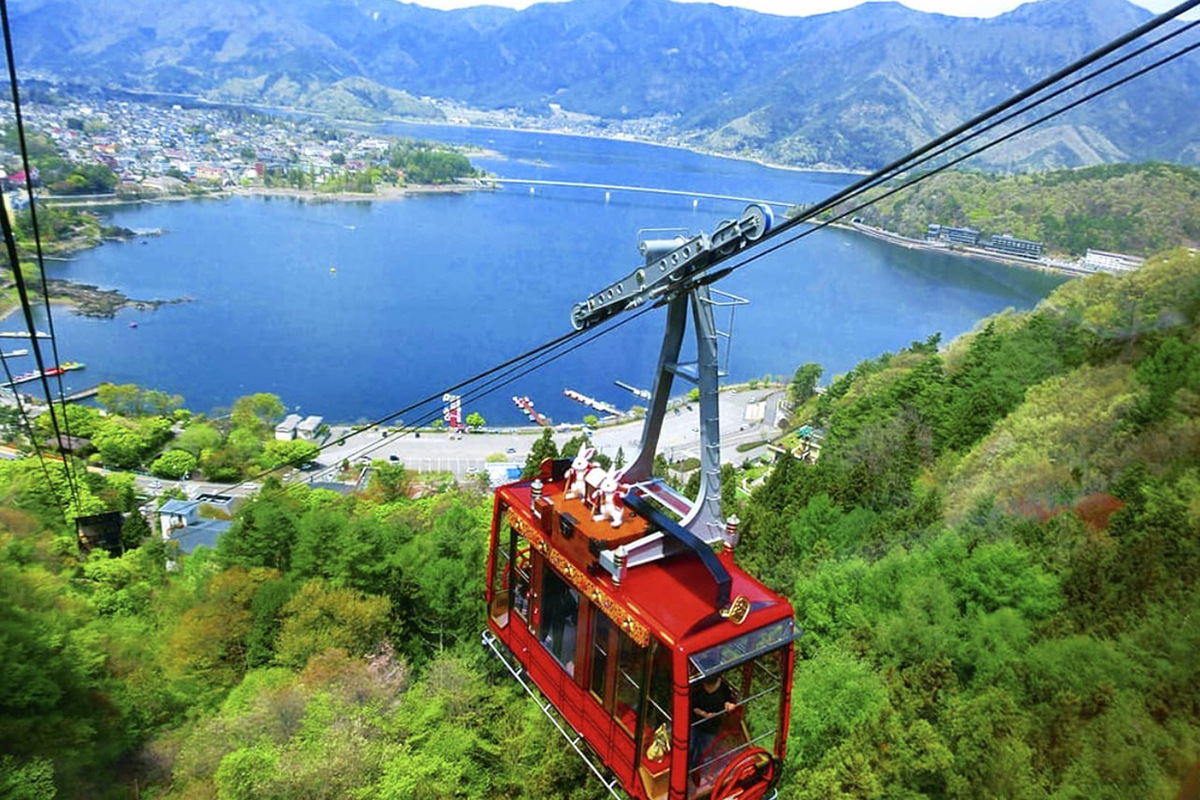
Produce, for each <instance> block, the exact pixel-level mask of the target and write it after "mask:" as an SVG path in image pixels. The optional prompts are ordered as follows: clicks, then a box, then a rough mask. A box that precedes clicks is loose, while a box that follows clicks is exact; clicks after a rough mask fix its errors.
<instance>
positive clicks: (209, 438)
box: [173, 422, 224, 458]
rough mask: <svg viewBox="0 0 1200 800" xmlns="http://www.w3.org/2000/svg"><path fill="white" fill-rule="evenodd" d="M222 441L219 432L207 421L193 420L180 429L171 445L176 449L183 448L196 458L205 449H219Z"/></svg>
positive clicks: (222, 438) (199, 456)
mask: <svg viewBox="0 0 1200 800" xmlns="http://www.w3.org/2000/svg"><path fill="white" fill-rule="evenodd" d="M223 441H224V437H222V436H221V432H220V431H218V430H217V429H216V428H214V427H213V426H212V425H210V424H209V423H207V422H193V423H192V424H190V425H188V426H187V427H186V428H184V429H183V430H182V431H180V433H179V435H178V436H176V437H175V441H174V443H173V446H174V447H175V449H176V450H184V451H186V452H188V453H191V454H192V455H194V456H195V457H196V458H201V457H202V456H203V454H204V452H205V451H213V450H217V449H219V448H220V447H221V443H222V442H223Z"/></svg>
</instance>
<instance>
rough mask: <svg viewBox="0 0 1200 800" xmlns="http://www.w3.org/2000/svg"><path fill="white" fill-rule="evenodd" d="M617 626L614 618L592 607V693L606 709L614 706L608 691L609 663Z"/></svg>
mask: <svg viewBox="0 0 1200 800" xmlns="http://www.w3.org/2000/svg"><path fill="white" fill-rule="evenodd" d="M616 632H617V627H616V626H615V625H613V623H612V620H610V619H609V618H608V617H607V616H605V615H604V614H602V613H600V610H599V609H597V608H593V609H592V675H591V681H590V686H591V689H592V695H593V696H595V698H596V699H597V700H599V701H600V705H602V706H604V707H605V708H606V709H610V708H612V698H611V697H610V696H609V693H608V686H609V678H608V665H609V661H610V660H611V659H610V654H611V653H612V651H613V644H614V643H615V642H616Z"/></svg>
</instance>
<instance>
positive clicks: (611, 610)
mask: <svg viewBox="0 0 1200 800" xmlns="http://www.w3.org/2000/svg"><path fill="white" fill-rule="evenodd" d="M522 522H524V520H522ZM517 532H518V533H520V532H521V531H520V530H519V529H518V531H517ZM545 545H546V543H545V541H542V542H541V546H540V548H539V549H541V550H542V551H543V552H545V554H546V557H547V558H549V559H550V563H551V565H553V567H554V569H555V570H557V571H558V573H559V574H560V575H562V576H563V577H564V578H566V579H567V580H568V581H570V582H571V584H572V585H573V586H574V587H575V588H576V589H577V590H578V591H579V593H580V594H582V595H583V596H584V597H586V598H588V599H589V600H590V601H591V602H592V605H594V606H596V608H599V609H600V610H601V611H603V612H604V615H605V616H606V617H608V618H609V619H611V620H612V621H613V622H615V623H616V624H617V625H618V626H619V627H620V628H621V630H623V631H625V633H626V634H628V636H629V638H630V639H633V640H634V641H635V642H637V643H638V644H639V645H641V646H642V647H649V646H650V629H649V628H647V627H646V626H645V625H643V624H642V623H640V622H638V621H637V620H635V619H634V618H633V616H632V615H631V614H630V613H629V612H628V611H626V610H625V609H624V608H622V607H621V605H620V604H619V603H617V602H615V601H614V600H613V599H612V598H611V597H610V596H609V595H608V593H607V592H605V591H604V590H603V589H601V588H600V585H599V584H597V583H596V582H595V581H593V580H592V579H591V578H589V577H588V574H587V572H586V571H584V570H582V569H580V568H579V567H577V566H575V565H574V564H572V563H571V562H570V560H569V559H568V558H567V557H566V556H564V555H563V554H562V553H560V552H558V551H557V550H555V549H554V548H553V547H547V546H545Z"/></svg>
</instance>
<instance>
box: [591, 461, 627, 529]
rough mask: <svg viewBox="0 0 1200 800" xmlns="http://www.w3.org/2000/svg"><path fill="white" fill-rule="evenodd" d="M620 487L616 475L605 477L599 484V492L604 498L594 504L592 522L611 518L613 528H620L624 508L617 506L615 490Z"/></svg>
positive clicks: (623, 516)
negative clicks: (594, 510)
mask: <svg viewBox="0 0 1200 800" xmlns="http://www.w3.org/2000/svg"><path fill="white" fill-rule="evenodd" d="M619 487H620V482H619V481H618V480H617V475H616V474H615V473H614V474H612V475H606V476H605V477H604V480H603V481H601V482H600V492H601V493H602V494H603V496H604V500H603V502H599V503H597V504H596V513H595V514H594V515H593V516H592V521H593V522H599V521H600V520H602V519H606V518H611V519H612V526H613V527H614V528H619V527H621V523H622V522H623V521H624V519H625V506H624V505H623V504H622V505H617V500H618V497H617V489H618V488H619Z"/></svg>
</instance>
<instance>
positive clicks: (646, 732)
mask: <svg viewBox="0 0 1200 800" xmlns="http://www.w3.org/2000/svg"><path fill="white" fill-rule="evenodd" d="M673 694H674V685H673V684H672V682H671V651H670V649H669V648H666V647H663V646H662V645H659V646H657V647H656V648H655V649H654V658H653V661H652V662H651V664H650V687H649V690H648V691H647V692H646V706H645V708H646V712H645V713H646V717H645V720H644V723H643V725H642V731H643V734H642V737H643V738H642V763H641V769H640V772H641V775H642V781H643V784H644V785H645V787H646V794H647V795H649V796H650V797H656V796H658V795H660V794H665V791H666V787H667V784H668V783H669V782H670V771H671V699H672V695H673Z"/></svg>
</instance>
